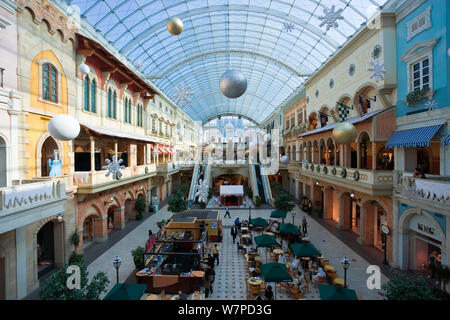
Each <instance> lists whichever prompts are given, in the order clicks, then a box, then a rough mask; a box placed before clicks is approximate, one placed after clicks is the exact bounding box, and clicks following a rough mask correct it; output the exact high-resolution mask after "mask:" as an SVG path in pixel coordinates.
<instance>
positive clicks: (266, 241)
mask: <svg viewBox="0 0 450 320" xmlns="http://www.w3.org/2000/svg"><path fill="white" fill-rule="evenodd" d="M255 243H256V245H257V246H258V247H266V248H268V247H274V246H279V245H280V244H279V243H278V242H277V239H275V237H274V236H271V235H270V234H263V235H262V236H258V237H255Z"/></svg>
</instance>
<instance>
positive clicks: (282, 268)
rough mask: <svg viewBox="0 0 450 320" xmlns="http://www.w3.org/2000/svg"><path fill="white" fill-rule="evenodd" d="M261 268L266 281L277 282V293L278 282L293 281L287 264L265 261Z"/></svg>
mask: <svg viewBox="0 0 450 320" xmlns="http://www.w3.org/2000/svg"><path fill="white" fill-rule="evenodd" d="M259 269H260V270H261V274H262V277H263V279H264V281H266V282H275V294H276V293H277V288H276V284H277V282H285V281H292V277H291V275H290V274H289V272H288V270H287V268H286V265H285V264H282V263H277V262H271V263H265V264H262V265H261V266H260V267H259Z"/></svg>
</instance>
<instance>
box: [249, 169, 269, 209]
mask: <svg viewBox="0 0 450 320" xmlns="http://www.w3.org/2000/svg"><path fill="white" fill-rule="evenodd" d="M252 166H253V167H254V168H255V178H256V184H257V186H258V194H259V197H260V198H261V203H267V201H266V193H265V192H264V186H263V182H262V177H261V169H260V167H259V166H260V165H259V164H254V165H252Z"/></svg>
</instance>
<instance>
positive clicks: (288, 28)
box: [283, 21, 295, 32]
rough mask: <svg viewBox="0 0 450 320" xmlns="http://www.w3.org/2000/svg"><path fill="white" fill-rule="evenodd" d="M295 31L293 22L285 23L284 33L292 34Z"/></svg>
mask: <svg viewBox="0 0 450 320" xmlns="http://www.w3.org/2000/svg"><path fill="white" fill-rule="evenodd" d="M294 29H295V26H294V24H293V23H291V22H287V21H286V22H285V23H284V24H283V31H286V32H292V31H294Z"/></svg>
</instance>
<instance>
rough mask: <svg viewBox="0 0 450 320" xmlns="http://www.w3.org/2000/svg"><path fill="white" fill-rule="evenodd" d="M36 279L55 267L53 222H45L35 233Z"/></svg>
mask: <svg viewBox="0 0 450 320" xmlns="http://www.w3.org/2000/svg"><path fill="white" fill-rule="evenodd" d="M36 237H37V245H36V247H37V263H38V279H40V278H41V277H42V276H44V275H45V274H47V273H48V272H50V271H51V270H52V269H53V268H54V267H55V234H54V224H53V221H49V222H47V223H46V224H45V225H44V226H42V228H41V229H40V230H39V231H38V233H37V236H36Z"/></svg>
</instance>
